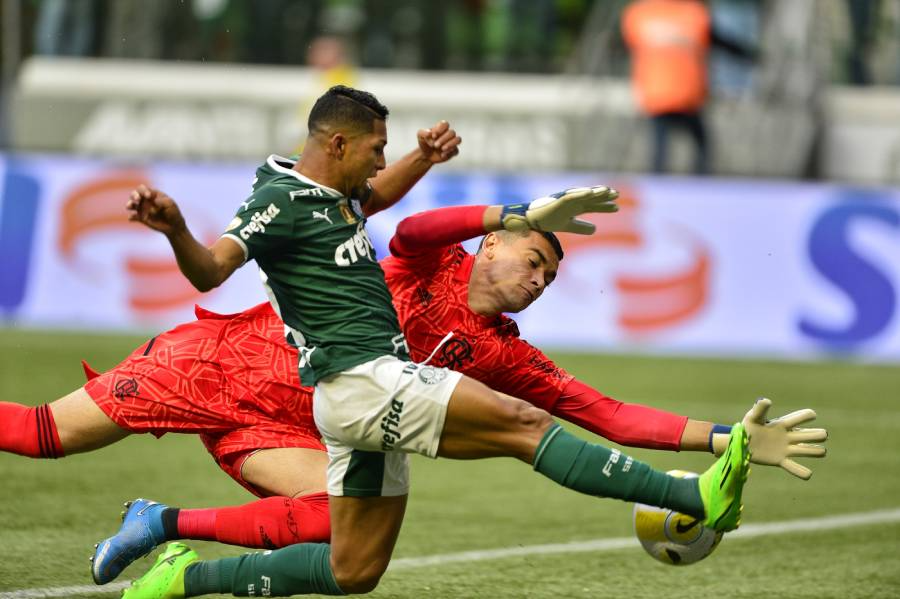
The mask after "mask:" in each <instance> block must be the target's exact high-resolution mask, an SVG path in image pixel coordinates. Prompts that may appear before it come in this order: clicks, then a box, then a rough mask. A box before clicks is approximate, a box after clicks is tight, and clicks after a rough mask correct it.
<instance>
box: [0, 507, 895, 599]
mask: <svg viewBox="0 0 900 599" xmlns="http://www.w3.org/2000/svg"><path fill="white" fill-rule="evenodd" d="M892 522H900V508H896V509H890V510H878V511H874V512H859V513H855V514H842V515H839V516H824V517H821V518H804V519H801V520H785V521H783V522H768V523H766V524H745V525H744V526H742V527H741V529H740V530H738V531H736V532H733V533H728V538H729V539H749V538H752V537H762V536H769V535H783V534H789V533H793V532H825V531H828V530H835V529H838V528H849V527H852V526H867V525H872V524H886V523H892ZM637 546H638V542H637V539H635V538H634V537H620V538H616V539H596V540H593V541H573V542H571V543H550V544H547V545H528V546H525V547H505V548H502V549H485V550H481V551H462V552H460V553H444V554H438V555H426V556H423V557H401V558H398V559H395V560H392V561H391V565H390V567H389V570H408V569H412V568H424V567H426V566H442V565H444V564H454V563H463V562H475V561H482V560H490V559H504V558H510V557H522V556H525V555H548V554H554V553H586V552H602V551H616V550H619V549H628V548H631V547H637ZM129 584H130V581H124V582H114V583H111V584H107V585H103V586H94V585H82V586H71V587H49V588H43V589H22V590H19V591H10V592H7V593H0V599H40V598H44V597H71V596H74V595H90V594H103V593H116V592H119V591H121V590H122V589H124V588H126V587H127V586H128V585H129Z"/></svg>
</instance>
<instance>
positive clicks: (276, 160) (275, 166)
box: [266, 154, 344, 198]
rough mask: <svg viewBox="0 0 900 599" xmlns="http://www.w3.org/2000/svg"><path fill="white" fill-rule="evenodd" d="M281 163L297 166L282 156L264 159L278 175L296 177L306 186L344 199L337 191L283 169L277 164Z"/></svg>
mask: <svg viewBox="0 0 900 599" xmlns="http://www.w3.org/2000/svg"><path fill="white" fill-rule="evenodd" d="M282 162H287V163H288V164H291V165H294V164H297V161H296V160H291V159H290V158H285V157H284V156H279V155H278V154H272V155H271V156H269V157H268V158H266V163H267V164H268V165H269V166H270V167H272V168H273V169H275V170H276V171H278V172H279V173H281V174H283V175H289V176H291V177H296V178H297V179H299V180H300V181H303V182H304V183H306V184H307V185H315V186H316V187H319V188H321V189H324V190H325V191H327V192H329V193H332V194H334V195H336V196H338V197H341V198H342V197H344V194H342V193H341V192H339V191H338V190H336V189H332V188H331V187H328V186H327V185H322V184H321V183H316V182H315V181H313V180H312V179H310V178H309V177H306V176H304V175H302V174H301V173H298V172H297V171H295V170H294V169H292V168H287V167H284V166H282V165H281V164H279V163H282Z"/></svg>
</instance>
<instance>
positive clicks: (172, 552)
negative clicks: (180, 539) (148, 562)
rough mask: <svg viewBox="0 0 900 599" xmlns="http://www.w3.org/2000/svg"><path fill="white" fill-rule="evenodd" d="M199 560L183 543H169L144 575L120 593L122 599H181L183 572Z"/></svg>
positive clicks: (195, 553)
mask: <svg viewBox="0 0 900 599" xmlns="http://www.w3.org/2000/svg"><path fill="white" fill-rule="evenodd" d="M199 559H200V558H199V557H198V556H197V552H196V551H194V550H193V549H191V548H190V547H188V546H187V545H185V544H183V543H170V544H169V546H168V547H166V550H165V552H164V553H162V554H161V555H160V556H159V557H158V558H156V563H155V564H153V567H152V568H150V569H149V570H148V571H147V573H146V574H144V575H143V576H141V577H140V578H138V579H137V580H135V581H134V582H132V583H131V587H129V588H127V589H125V592H124V593H122V597H123V598H124V599H181V598H182V597H184V571H185V570H186V569H187V567H188V566H189V565H191V564H192V563H194V562H196V561H197V560H199Z"/></svg>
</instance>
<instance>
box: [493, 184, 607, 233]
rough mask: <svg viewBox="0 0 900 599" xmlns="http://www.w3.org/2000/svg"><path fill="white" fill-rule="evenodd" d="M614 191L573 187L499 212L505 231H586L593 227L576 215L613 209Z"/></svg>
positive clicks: (513, 205) (598, 187)
mask: <svg viewBox="0 0 900 599" xmlns="http://www.w3.org/2000/svg"><path fill="white" fill-rule="evenodd" d="M618 196H619V194H618V192H617V191H616V190H614V189H610V188H608V187H603V186H599V185H598V186H596V187H574V188H572V189H566V190H565V191H560V192H557V193H554V194H552V195H549V196H544V197H541V198H537V199H535V200H532V201H531V202H529V203H528V204H512V205H507V206H504V208H503V211H502V213H501V215H500V220H501V223H502V224H503V228H504V229H506V230H507V231H524V230H526V229H532V230H535V231H562V232H567V233H577V234H580V235H590V234H591V233H593V232H594V231H595V230H596V227H595V226H594V225H593V224H592V223H589V222H587V221H584V220H580V219H578V218H575V217H577V216H578V215H580V214H585V213H588V212H615V211H616V210H618V206H616V204H615V200H616V198H617V197H618Z"/></svg>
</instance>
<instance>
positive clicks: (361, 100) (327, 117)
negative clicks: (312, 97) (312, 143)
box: [306, 85, 388, 135]
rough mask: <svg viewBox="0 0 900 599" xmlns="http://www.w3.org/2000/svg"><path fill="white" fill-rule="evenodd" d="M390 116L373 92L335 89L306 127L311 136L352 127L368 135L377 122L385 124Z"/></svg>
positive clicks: (319, 104)
mask: <svg viewBox="0 0 900 599" xmlns="http://www.w3.org/2000/svg"><path fill="white" fill-rule="evenodd" d="M387 116H388V109H387V107H386V106H385V105H384V104H382V103H381V102H379V101H378V99H377V98H376V97H375V96H373V95H372V94H370V93H369V92H366V91H362V90H361V89H354V88H352V87H347V86H346V85H335V86H334V87H332V88H331V89H329V90H328V91H327V92H325V93H324V94H322V96H320V97H319V99H318V100H316V103H315V104H314V105H313V107H312V110H310V111H309V120H308V121H307V123H306V126H307V129H308V131H309V133H310V135H312V134H315V133H318V132H328V131H329V130H330V129H331V128H332V127H350V128H351V129H354V130H357V131H365V132H367V133H368V132H371V131H372V125H373V123H374V121H375V119H379V120H382V121H383V120H386V119H387Z"/></svg>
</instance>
